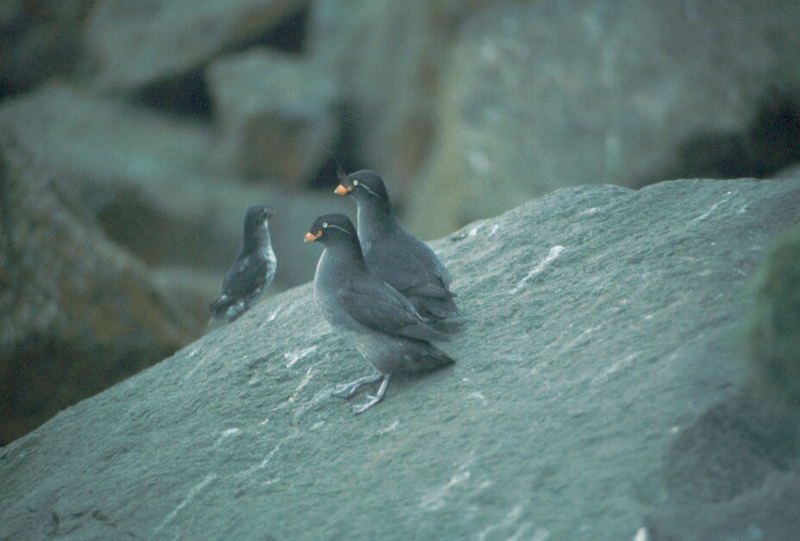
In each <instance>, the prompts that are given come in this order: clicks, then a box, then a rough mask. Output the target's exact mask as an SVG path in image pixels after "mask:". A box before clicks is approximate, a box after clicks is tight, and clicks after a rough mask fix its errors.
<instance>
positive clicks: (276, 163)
mask: <svg viewBox="0 0 800 541" xmlns="http://www.w3.org/2000/svg"><path fill="white" fill-rule="evenodd" d="M321 75H322V73H321V72H320V71H319V70H314V69H311V66H310V64H309V62H307V61H304V60H298V59H297V58H296V57H295V56H292V55H288V54H282V53H276V52H273V51H270V50H269V49H267V48H264V47H254V48H251V49H249V50H247V51H245V52H243V53H236V54H230V55H226V56H223V57H221V58H219V59H218V60H216V61H214V62H213V63H212V64H211V66H209V69H208V70H207V76H206V78H207V79H208V81H209V88H210V90H211V97H212V99H213V103H214V117H215V120H216V122H217V124H218V128H219V132H220V141H221V142H222V144H221V145H220V147H221V148H220V151H221V152H222V153H223V154H224V155H225V157H226V158H227V159H228V160H230V163H231V166H232V167H231V169H232V170H235V171H238V172H239V173H240V174H241V175H242V176H244V177H246V178H250V179H255V180H261V181H264V180H270V181H278V182H282V183H284V184H288V185H291V186H294V187H299V188H304V187H306V186H308V185H309V183H310V180H311V176H312V175H313V174H314V173H316V172H317V170H318V169H319V168H320V166H321V162H323V161H325V160H326V159H328V158H329V156H328V154H327V152H328V151H330V149H332V148H333V145H334V143H335V139H336V135H337V128H338V123H337V118H336V114H335V112H336V111H335V108H336V106H337V102H338V94H337V90H336V85H334V84H333V82H332V81H331V79H330V78H328V77H324V76H321Z"/></svg>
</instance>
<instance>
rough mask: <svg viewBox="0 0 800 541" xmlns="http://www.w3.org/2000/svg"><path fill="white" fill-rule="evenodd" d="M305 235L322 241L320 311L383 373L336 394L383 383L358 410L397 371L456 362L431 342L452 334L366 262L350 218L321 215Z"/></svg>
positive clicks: (317, 280)
mask: <svg viewBox="0 0 800 541" xmlns="http://www.w3.org/2000/svg"><path fill="white" fill-rule="evenodd" d="M304 240H305V241H306V242H317V241H319V242H321V243H322V244H323V245H324V250H323V252H322V255H321V256H320V258H319V262H318V263H317V270H316V273H315V275H314V298H315V300H316V302H317V305H318V306H319V308H320V311H321V312H322V316H323V317H324V318H325V320H326V321H327V322H328V324H329V325H330V326H331V327H332V328H333V330H334V331H335V332H336V333H337V334H339V335H340V336H341V337H342V338H344V340H345V341H346V342H348V343H349V344H350V345H351V346H353V347H354V348H355V349H356V350H358V352H359V353H361V355H363V356H364V357H365V358H366V359H367V360H369V361H370V362H371V363H372V364H373V365H374V366H375V368H377V369H378V371H379V372H380V373H379V374H376V375H374V376H366V377H363V378H359V379H357V380H355V381H353V382H351V383H345V384H343V385H338V386H336V388H335V389H334V391H333V394H334V395H335V396H339V397H342V398H350V397H352V396H353V395H355V394H356V392H358V390H359V389H360V388H361V387H363V386H364V385H368V384H372V383H377V382H380V387H379V388H378V392H377V393H376V394H375V395H369V396H368V400H367V401H366V402H364V403H363V404H358V405H355V406H353V411H354V412H355V413H362V412H364V411H366V410H367V409H369V408H370V407H372V406H374V405H375V404H377V403H378V402H380V401H381V399H383V397H384V395H385V394H386V388H387V387H388V385H389V380H390V378H391V377H392V375H393V374H396V373H411V372H421V371H427V370H434V369H436V368H439V367H442V366H445V365H449V364H452V363H453V362H454V361H453V359H451V358H450V357H449V356H448V355H447V354H446V353H445V352H443V351H441V350H440V349H438V348H437V347H436V346H434V345H433V344H431V341H439V340H443V341H446V340H448V339H449V337H448V336H447V335H446V334H444V333H442V332H440V331H437V330H436V329H434V328H433V327H431V326H430V325H428V323H427V322H426V321H425V320H424V319H423V318H422V317H421V316H420V315H419V313H418V312H417V310H416V309H415V308H414V306H413V305H412V304H411V302H410V301H409V300H408V299H407V298H406V297H405V296H403V295H402V294H401V293H400V292H399V291H397V290H396V289H395V288H394V287H392V286H391V285H389V284H387V283H386V282H385V281H383V280H381V279H380V278H379V277H377V276H376V275H375V274H373V272H372V271H371V270H370V269H369V268H368V267H367V263H366V261H365V260H364V256H363V253H362V251H361V245H360V244H359V240H358V234H357V233H356V229H355V227H353V224H352V222H351V221H350V218H348V217H347V216H345V215H344V214H326V215H323V216H320V217H319V218H317V219H316V220H315V221H314V223H313V225H312V226H311V229H310V230H309V232H308V233H306V235H305V239H304Z"/></svg>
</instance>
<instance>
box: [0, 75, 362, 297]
mask: <svg viewBox="0 0 800 541" xmlns="http://www.w3.org/2000/svg"><path fill="white" fill-rule="evenodd" d="M0 123H4V124H5V125H7V126H11V127H12V128H10V129H13V131H14V132H15V133H17V134H18V136H19V138H20V140H21V141H22V142H23V143H24V144H25V146H26V147H28V148H30V149H31V151H32V152H33V153H34V154H35V155H36V156H37V158H38V159H39V160H40V161H41V162H42V163H44V164H46V165H47V166H48V167H49V168H50V169H52V170H56V171H59V174H60V176H62V177H63V178H65V180H66V182H68V183H69V184H71V185H73V186H74V187H75V188H76V190H77V191H78V192H79V193H80V194H81V196H82V198H83V200H84V201H85V202H86V204H87V205H88V207H89V208H90V209H91V210H92V211H93V212H94V213H95V215H96V217H97V219H98V221H99V222H100V224H101V225H102V226H103V227H104V229H105V230H106V232H107V233H108V235H109V236H110V237H111V238H112V239H113V240H115V241H116V242H118V243H120V244H121V245H123V246H125V247H126V248H128V249H129V250H131V252H133V253H134V254H136V255H137V256H138V257H140V258H141V259H142V260H144V261H145V262H147V263H148V264H150V265H152V266H155V267H168V268H174V267H188V268H189V269H190V270H191V271H192V272H196V271H210V272H213V273H215V274H216V276H217V280H218V282H217V285H216V287H217V288H218V287H219V286H220V285H221V284H222V278H223V277H224V272H225V271H226V270H227V268H228V266H229V265H230V264H231V263H232V262H233V260H234V258H235V257H236V253H237V251H238V249H239V245H240V242H241V236H242V220H243V217H244V211H245V209H247V207H249V206H250V205H253V204H256V203H262V204H266V205H269V206H270V207H272V208H274V209H275V210H276V211H277V212H278V216H277V217H276V218H275V220H274V227H273V228H272V235H273V243H274V246H275V250H276V253H277V254H278V257H279V259H280V260H279V264H278V275H277V277H276V283H275V285H274V286H273V287H274V288H276V289H280V288H285V287H289V286H293V285H296V284H298V283H302V282H304V281H307V280H309V279H310V278H311V277H312V276H313V273H314V264H315V256H314V254H313V253H311V252H310V251H309V250H307V249H304V248H305V247H304V246H303V243H302V235H303V233H304V232H305V231H306V230H307V228H308V226H309V224H310V223H311V221H312V220H313V218H314V217H315V216H317V215H319V214H323V213H324V212H333V211H335V210H350V206H351V205H350V202H349V201H343V200H342V199H343V198H338V197H335V196H333V195H330V194H329V193H326V194H314V193H302V194H300V193H295V192H292V191H290V190H287V189H284V188H281V187H279V186H270V185H265V186H251V185H247V184H245V183H243V182H240V181H239V179H238V178H237V177H235V176H233V175H231V174H230V173H229V172H228V171H226V168H225V166H224V164H222V163H220V162H221V161H222V160H221V156H220V152H218V151H217V150H216V140H215V138H214V134H213V133H212V131H211V130H210V128H208V127H206V126H203V125H201V124H196V123H193V122H188V121H180V120H177V119H174V118H169V117H164V116H161V115H157V114H154V113H152V112H150V111H148V110H145V109H142V108H139V107H132V106H127V105H124V104H121V103H119V102H116V101H113V100H104V99H100V98H97V97H96V96H92V95H90V94H86V93H84V92H81V91H78V90H75V89H72V88H70V87H66V86H62V85H50V86H46V87H43V88H41V89H38V90H37V91H36V92H33V93H30V94H28V95H25V96H23V97H20V98H17V99H14V100H10V101H8V102H6V103H4V104H3V106H2V107H0ZM332 189H333V186H331V190H332ZM206 293H207V297H208V302H211V300H213V298H214V296H215V295H216V294H217V293H218V291H216V290H215V291H206Z"/></svg>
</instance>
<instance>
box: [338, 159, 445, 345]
mask: <svg viewBox="0 0 800 541" xmlns="http://www.w3.org/2000/svg"><path fill="white" fill-rule="evenodd" d="M338 176H339V186H337V188H336V190H335V193H337V194H339V195H346V194H349V195H351V196H352V197H353V198H354V199H355V201H356V206H357V209H358V213H357V224H358V237H359V239H360V240H361V248H362V250H363V251H364V258H365V259H366V261H367V264H368V265H369V267H370V268H371V269H372V271H373V272H374V273H375V274H377V275H378V277H379V278H381V279H382V280H384V281H386V282H388V283H389V284H391V285H392V286H394V288H395V289H397V290H398V291H400V292H401V293H402V294H403V295H405V296H406V297H407V298H408V300H410V301H411V303H412V304H413V305H414V307H415V308H416V309H417V311H418V312H419V313H420V315H421V316H422V317H424V318H426V319H428V320H430V321H431V322H432V323H433V324H434V325H435V326H436V324H437V323H438V322H440V321H442V320H444V319H447V318H449V317H451V316H454V315H456V314H457V313H458V308H457V307H456V304H455V302H453V297H455V294H454V293H452V292H451V291H450V289H449V287H450V281H451V278H450V274H448V272H447V270H446V269H445V268H444V265H443V264H442V262H441V261H440V260H439V258H438V257H436V254H435V253H434V252H433V250H431V249H430V247H429V246H428V245H427V244H425V243H424V242H422V241H420V240H419V239H418V238H416V237H415V236H414V235H412V234H411V233H409V232H408V231H406V230H405V229H404V228H403V226H401V225H400V224H399V223H398V222H397V220H395V218H394V216H393V215H392V210H391V205H390V203H389V195H388V194H387V192H386V187H385V186H384V183H383V179H381V177H380V176H379V175H378V174H377V173H376V172H374V171H369V170H364V171H356V172H355V173H351V174H350V175H347V174H345V173H344V172H343V171H341V170H339V172H338ZM437 328H439V329H442V330H444V327H443V326H438V327H437ZM456 328H457V327H451V328H450V329H449V330H455V329H456Z"/></svg>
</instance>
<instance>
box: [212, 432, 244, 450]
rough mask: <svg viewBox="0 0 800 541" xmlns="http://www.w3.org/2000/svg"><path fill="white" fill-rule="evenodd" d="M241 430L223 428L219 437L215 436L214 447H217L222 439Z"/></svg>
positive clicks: (230, 436)
mask: <svg viewBox="0 0 800 541" xmlns="http://www.w3.org/2000/svg"><path fill="white" fill-rule="evenodd" d="M241 432H242V431H241V430H239V429H238V428H229V429H228V430H225V431H224V432H223V433H222V435H220V437H219V438H217V441H215V442H214V447H218V446H219V444H220V443H222V442H223V441H225V440H227V439H228V438H232V437H233V436H236V435H237V434H239V433H241Z"/></svg>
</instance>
